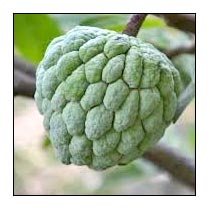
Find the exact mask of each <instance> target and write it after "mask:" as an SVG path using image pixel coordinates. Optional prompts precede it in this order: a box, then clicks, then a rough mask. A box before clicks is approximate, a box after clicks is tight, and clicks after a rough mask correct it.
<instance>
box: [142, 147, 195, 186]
mask: <svg viewBox="0 0 210 210" xmlns="http://www.w3.org/2000/svg"><path fill="white" fill-rule="evenodd" d="M143 157H144V158H145V159H147V160H149V161H151V162H153V163H154V164H155V165H157V166H159V167H160V168H162V169H164V170H166V171H167V172H169V173H170V174H171V175H173V176H174V177H175V178H176V179H178V180H179V181H181V182H183V183H185V184H187V185H188V186H190V187H192V188H193V189H195V164H194V161H193V160H191V159H188V158H186V157H184V156H183V155H181V154H179V153H178V152H177V151H174V150H172V149H171V148H168V147H166V146H163V145H161V146H155V147H153V148H152V149H151V150H149V151H148V152H146V153H144V155H143Z"/></svg>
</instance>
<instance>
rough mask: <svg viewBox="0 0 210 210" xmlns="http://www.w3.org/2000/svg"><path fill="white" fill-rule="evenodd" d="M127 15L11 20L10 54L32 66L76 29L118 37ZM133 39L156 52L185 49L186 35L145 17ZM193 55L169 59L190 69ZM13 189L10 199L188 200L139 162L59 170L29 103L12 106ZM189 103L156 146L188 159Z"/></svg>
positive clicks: (18, 100)
mask: <svg viewBox="0 0 210 210" xmlns="http://www.w3.org/2000/svg"><path fill="white" fill-rule="evenodd" d="M128 18H129V15H125V14H123V15H121V14H100V15H97V14H57V15H56V14H54V15H45V14H15V15H14V52H15V54H16V55H18V56H20V57H22V58H24V59H26V60H27V61H29V62H31V63H33V64H38V63H39V61H40V60H41V58H42V56H43V53H44V51H45V49H46V46H47V45H48V44H49V42H50V41H51V40H52V39H53V38H54V37H56V36H58V35H60V34H62V33H64V32H66V31H68V30H69V29H71V28H72V27H74V26H76V25H89V26H97V27H101V28H106V29H111V30H115V31H119V32H120V31H122V29H123V28H124V26H125V24H126V22H127V20H128ZM138 37H140V38H141V39H143V40H145V41H148V42H151V43H153V44H154V45H155V46H156V47H158V48H159V49H160V50H164V49H166V48H173V47H177V46H179V45H187V44H189V42H190V40H189V37H188V35H187V34H185V33H184V32H180V31H178V30H175V29H172V28H169V27H167V26H166V24H165V23H164V22H163V20H161V19H159V18H156V17H154V16H148V17H147V19H146V21H145V22H144V24H143V26H142V29H141V31H140V33H139V34H138ZM194 62H195V58H194V56H193V55H181V56H179V57H177V58H174V63H175V65H176V66H177V67H178V68H179V69H184V71H185V70H186V69H188V71H191V69H192V68H193V67H194ZM14 109H15V110H14V114H15V115H14V116H15V119H14V134H15V136H14V147H15V153H14V164H15V165H14V166H15V171H14V178H15V180H14V184H15V189H14V191H15V194H29V195H31V194H47V195H51V194H53V195H55V194H56V195H59V194H60V195H61V194H68V195H69V194H74V195H75V194H80V195H81V194H143V195H145V194H146V195H148V194H150V195H153V194H156V195H157V194H164V195H171V194H193V193H194V192H193V191H192V190H191V189H190V188H188V187H186V186H184V185H183V184H182V183H178V182H177V181H176V180H173V179H172V177H170V176H169V175H168V174H167V173H166V172H164V171H161V170H159V169H158V168H156V167H155V166H154V165H152V164H151V163H150V162H147V161H145V160H144V159H139V160H136V161H134V162H132V163H131V164H129V165H127V166H121V167H114V168H111V169H108V170H106V171H104V172H95V171H92V170H89V169H88V168H86V167H78V166H74V165H71V166H65V165H62V164H61V163H60V162H59V161H58V160H57V159H56V158H55V156H54V153H53V151H52V148H51V147H50V145H49V140H48V138H47V136H46V133H45V132H44V129H43V126H42V116H41V115H40V114H39V113H38V111H37V108H36V106H35V104H34V101H33V100H32V99H27V98H23V97H19V96H18V97H15V101H14ZM194 118H195V103H194V101H192V102H191V104H190V105H189V106H188V107H187V109H186V110H185V112H184V113H183V114H182V116H181V117H180V118H179V120H178V121H177V123H176V124H175V125H171V126H170V128H169V129H168V130H167V131H166V134H165V136H164V138H163V139H162V140H161V141H160V143H165V144H169V145H170V146H171V147H174V148H175V149H177V150H179V151H180V152H182V153H184V154H185V155H186V156H189V157H192V158H194V155H195V123H194V122H195V119H194Z"/></svg>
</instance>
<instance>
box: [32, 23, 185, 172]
mask: <svg viewBox="0 0 210 210" xmlns="http://www.w3.org/2000/svg"><path fill="white" fill-rule="evenodd" d="M36 79H37V80H36V93H35V101H36V104H37V106H38V109H39V111H40V113H41V114H43V115H44V127H45V129H46V130H47V131H48V133H49V136H50V139H51V143H52V146H53V148H54V149H55V152H56V154H57V156H58V158H59V159H60V160H61V161H62V162H63V163H64V164H70V163H74V164H76V165H87V166H88V167H90V168H93V169H95V170H103V169H106V168H108V167H111V166H115V165H124V164H127V163H129V162H131V161H132V160H134V159H136V158H138V157H139V156H140V155H141V154H142V153H143V152H144V151H145V150H147V149H149V148H150V147H151V146H152V145H154V144H155V143H156V142H157V141H158V140H159V139H160V138H161V137H162V136H163V134H164V132H165V129H166V128H167V127H168V126H169V124H170V123H171V121H172V119H173V117H174V114H175V111H176V107H177V98H178V96H179V94H180V92H181V91H182V83H181V80H180V75H179V72H178V71H177V70H176V68H175V67H174V66H173V64H172V63H171V61H170V60H169V59H168V58H167V57H166V56H165V55H164V54H162V53H161V52H159V51H158V50H157V49H155V48H154V47H153V46H152V45H151V44H148V43H144V42H142V41H140V40H139V39H136V38H134V37H130V36H127V35H122V34H118V33H116V32H114V31H108V30H104V29H99V28H95V27H86V26H77V27H75V28H74V29H72V30H70V31H69V32H68V33H67V34H66V35H64V36H60V37H58V38H55V39H54V40H53V41H52V42H51V43H50V44H49V46H48V48H47V50H46V53H45V55H44V58H43V60H42V61H41V62H40V64H39V66H38V69H37V73H36Z"/></svg>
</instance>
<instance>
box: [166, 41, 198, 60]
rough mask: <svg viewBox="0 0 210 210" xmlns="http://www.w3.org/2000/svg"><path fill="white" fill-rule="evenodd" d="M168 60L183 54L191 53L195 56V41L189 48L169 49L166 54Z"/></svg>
mask: <svg viewBox="0 0 210 210" xmlns="http://www.w3.org/2000/svg"><path fill="white" fill-rule="evenodd" d="M164 53H165V54H166V55H167V56H168V58H172V57H174V56H177V55H180V54H183V53H189V54H194V53H195V41H192V43H191V44H189V45H187V46H179V47H177V48H173V49H169V50H166V51H165V52H164Z"/></svg>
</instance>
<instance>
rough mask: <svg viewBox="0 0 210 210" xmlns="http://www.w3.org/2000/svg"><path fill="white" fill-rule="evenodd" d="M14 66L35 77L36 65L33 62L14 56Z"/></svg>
mask: <svg viewBox="0 0 210 210" xmlns="http://www.w3.org/2000/svg"><path fill="white" fill-rule="evenodd" d="M14 67H15V68H16V69H20V70H21V72H25V73H26V74H27V75H30V76H32V77H34V78H35V72H36V67H35V66H34V65H33V64H31V63H28V62H27V61H24V60H23V59H21V58H18V57H17V56H14Z"/></svg>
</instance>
